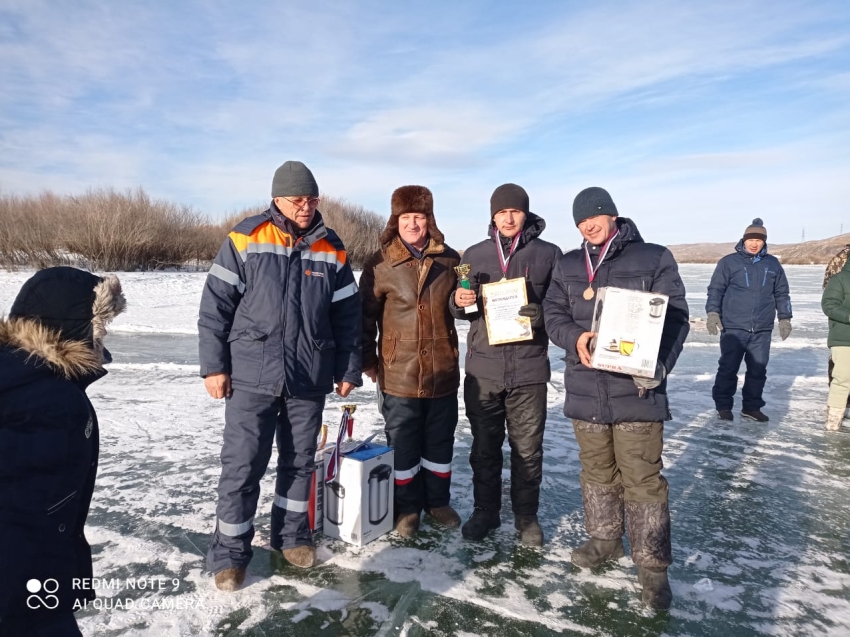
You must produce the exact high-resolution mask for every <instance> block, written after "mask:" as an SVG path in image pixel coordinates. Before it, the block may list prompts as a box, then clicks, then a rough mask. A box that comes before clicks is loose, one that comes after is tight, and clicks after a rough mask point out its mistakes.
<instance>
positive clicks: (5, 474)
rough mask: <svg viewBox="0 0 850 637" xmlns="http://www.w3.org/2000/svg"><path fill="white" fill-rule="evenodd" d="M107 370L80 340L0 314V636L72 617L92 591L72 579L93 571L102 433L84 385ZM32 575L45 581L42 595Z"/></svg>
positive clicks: (33, 323) (86, 385) (30, 322)
mask: <svg viewBox="0 0 850 637" xmlns="http://www.w3.org/2000/svg"><path fill="white" fill-rule="evenodd" d="M63 343H64V344H63ZM74 345H76V346H74ZM105 374H106V371H105V370H104V369H103V368H102V367H101V366H100V364H99V363H98V362H97V359H96V358H95V353H94V352H93V351H92V350H91V349H90V348H88V347H86V346H84V345H82V344H81V343H76V344H73V343H72V344H70V345H69V344H68V343H67V341H65V342H63V341H61V340H60V338H59V337H58V335H57V332H55V331H48V330H46V329H45V328H44V327H43V326H40V325H39V324H38V323H37V322H35V321H31V320H26V319H16V320H9V321H0V546H2V547H3V557H2V560H0V563H2V568H0V573H2V577H0V635H3V634H6V632H4V624H5V625H6V626H7V628H8V627H9V626H10V625H15V623H16V622H18V623H19V622H22V621H23V622H37V621H39V620H46V619H47V617H46V616H47V615H49V614H56V613H63V612H64V613H66V614H67V613H70V612H72V610H73V606H74V603H75V601H80V602H82V600H90V599H93V598H94V593H93V591H92V590H91V587H88V590H73V589H72V579H73V578H91V577H92V558H91V550H90V548H89V545H88V542H87V541H86V537H85V533H84V531H83V526H84V524H85V521H86V516H87V515H88V511H89V505H90V503H91V497H92V492H93V490H94V481H95V474H96V473H97V459H98V447H99V442H98V440H99V433H98V426H97V417H96V416H95V412H94V408H93V407H92V405H91V403H90V402H89V399H88V398H87V396H86V393H85V389H86V387H88V385H89V384H91V383H92V382H94V381H95V380H97V379H99V378H101V377H102V376H104V375H105ZM31 579H37V580H39V581H40V582H41V583H42V584H43V586H44V588H43V590H41V591H39V592H38V594H37V595H31V594H30V591H28V590H27V582H28V581H29V580H31ZM48 580H54V581H55V582H56V585H57V586H58V590H56V591H55V592H51V590H52V589H53V588H54V584H53V583H52V582H48ZM9 632H10V634H11V633H13V632H14V629H12V628H9Z"/></svg>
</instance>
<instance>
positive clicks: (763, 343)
mask: <svg viewBox="0 0 850 637" xmlns="http://www.w3.org/2000/svg"><path fill="white" fill-rule="evenodd" d="M770 335H771V332H770V331H766V332H747V331H745V330H723V332H721V334H720V361H719V362H718V365H717V377H716V378H715V379H714V388H713V389H712V390H711V396H712V398H714V404H715V406H716V407H717V409H732V406H733V405H734V402H735V392H736V391H737V390H738V370H739V369H740V367H741V361H742V360H743V361H744V362H745V363H746V364H747V373H746V375H745V376H744V389H743V391H742V395H743V401H742V408H743V409H744V411H755V410H757V409H761V408H762V407H764V404H765V403H764V400H762V397H761V396H762V392H763V391H764V383H765V381H766V380H767V361H768V359H769V358H770Z"/></svg>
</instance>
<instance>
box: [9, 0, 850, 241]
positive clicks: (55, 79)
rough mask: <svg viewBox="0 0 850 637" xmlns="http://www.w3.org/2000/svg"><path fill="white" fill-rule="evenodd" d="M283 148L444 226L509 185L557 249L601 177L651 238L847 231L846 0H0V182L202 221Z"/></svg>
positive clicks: (454, 235) (251, 193) (336, 187)
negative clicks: (428, 211)
mask: <svg viewBox="0 0 850 637" xmlns="http://www.w3.org/2000/svg"><path fill="white" fill-rule="evenodd" d="M287 159H301V160H302V161H304V162H306V163H307V164H308V165H309V166H310V167H311V168H312V169H313V171H314V173H315V175H316V177H317V179H318V181H319V185H320V188H321V189H322V191H323V192H324V193H328V194H334V195H338V196H343V197H346V198H347V199H349V200H351V201H354V202H356V203H360V204H362V205H364V206H366V207H368V208H370V209H372V210H375V211H376V212H379V213H381V214H384V215H386V214H387V213H388V211H389V199H390V194H391V192H392V190H393V189H394V188H395V187H397V186H400V185H403V184H407V183H417V184H423V185H427V186H428V187H430V188H431V189H432V190H433V192H434V197H435V204H436V211H437V220H438V223H439V225H440V226H441V227H442V228H443V230H444V232H445V233H446V235H447V238H448V240H449V242H450V243H451V244H453V245H454V246H455V247H457V248H465V247H466V246H467V245H469V244H470V243H472V242H473V241H476V240H479V239H480V238H482V237H483V236H484V230H485V227H486V224H487V221H488V219H489V197H490V194H491V193H492V191H493V189H494V188H495V187H496V186H498V185H499V184H501V183H504V182H507V181H512V182H515V183H519V184H521V185H523V186H524V187H525V188H526V189H527V190H528V191H529V193H530V195H531V204H532V210H534V211H535V212H537V213H538V214H540V215H542V216H543V217H544V218H546V219H547V222H548V226H549V227H548V230H547V234H546V235H544V237H547V236H548V238H549V239H550V240H553V241H556V242H557V243H559V244H560V245H561V246H564V247H569V246H573V245H576V244H577V243H578V241H579V235H578V232H577V230H576V229H575V227H574V224H573V223H572V218H571V206H572V200H573V198H574V196H575V195H576V193H577V192H578V191H579V190H581V189H582V188H585V187H587V186H602V187H604V188H607V189H608V190H609V191H610V192H611V194H612V196H613V197H614V201H615V202H616V203H617V205H618V207H619V209H620V212H621V214H622V215H624V216H629V217H632V218H634V219H635V220H636V222H637V224H638V226H639V227H640V229H641V232H642V233H643V234H644V237H645V238H646V239H647V240H650V241H656V242H659V243H684V242H694V241H734V240H735V239H737V238H739V237H740V236H741V233H742V232H743V229H744V227H745V226H746V225H748V223H749V222H750V221H751V220H752V218H753V217H755V216H760V217H762V218H763V219H764V220H765V225H766V226H767V228H768V233H769V241H771V242H774V243H775V242H789V241H797V240H799V239H800V236H801V233H802V231H803V228H804V227H805V230H806V238H822V237H827V236H831V235H835V234H838V232H839V230H840V226H841V223H842V222H843V223H844V230H845V232H850V214H848V212H850V203H848V202H850V2H848V1H847V0H835V1H834V2H823V1H816V0H802V1H786V0H777V1H769V0H761V1H757V2H747V1H746V0H743V1H742V0H735V1H733V2H725V1H717V2H681V1H669V2H663V1H657V0H646V1H639V2H606V1H599V2H592V3H591V2H572V1H571V2H563V1H562V2H532V1H529V2H525V3H522V2H516V1H512V2H493V1H489V0H487V1H479V2H462V1H459V0H458V1H451V2H443V1H439V2H420V3H408V2H396V3H390V2H381V1H375V2H353V1H352V2H323V1H321V0H313V1H301V0H295V1H293V0H287V1H285V2H281V1H277V2H265V1H262V0H258V1H254V2H228V1H224V0H218V1H216V0H211V1H208V2H193V1H185V2H184V1H180V2H173V1H170V0H169V1H158V0H152V1H149V2H115V1H110V2H105V1H104V2H91V1H88V2H87V1H76V2H72V1H67V0H66V1H63V2H58V1H56V2H41V1H39V0H3V2H2V3H0V190H2V191H3V192H6V193H31V192H38V191H41V190H43V189H46V188H49V189H51V190H53V191H55V192H57V193H71V192H80V191H83V190H85V189H86V188H88V187H97V186H111V187H117V188H120V189H124V188H128V187H135V186H144V187H145V188H146V189H147V190H148V191H149V192H150V193H151V194H152V195H154V196H157V197H163V198H168V199H171V200H174V201H176V202H180V203H185V204H189V205H192V206H194V207H195V208H197V209H199V210H203V211H205V212H208V213H209V214H210V215H212V216H214V217H220V216H222V215H224V214H227V213H230V212H233V211H236V210H238V209H241V208H242V207H244V206H249V205H254V204H257V203H262V202H266V201H267V200H268V196H269V190H270V185H271V178H272V174H273V173H274V170H275V168H276V167H277V166H278V165H279V164H280V163H282V162H283V161H285V160H287Z"/></svg>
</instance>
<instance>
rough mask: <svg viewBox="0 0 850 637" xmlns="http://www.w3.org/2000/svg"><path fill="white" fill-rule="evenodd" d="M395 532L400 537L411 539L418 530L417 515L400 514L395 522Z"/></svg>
mask: <svg viewBox="0 0 850 637" xmlns="http://www.w3.org/2000/svg"><path fill="white" fill-rule="evenodd" d="M395 530H396V531H398V534H399V535H400V536H401V537H413V536H414V535H416V532H417V531H418V530H419V514H418V513H402V514H400V515H399V516H398V517H397V518H396V521H395Z"/></svg>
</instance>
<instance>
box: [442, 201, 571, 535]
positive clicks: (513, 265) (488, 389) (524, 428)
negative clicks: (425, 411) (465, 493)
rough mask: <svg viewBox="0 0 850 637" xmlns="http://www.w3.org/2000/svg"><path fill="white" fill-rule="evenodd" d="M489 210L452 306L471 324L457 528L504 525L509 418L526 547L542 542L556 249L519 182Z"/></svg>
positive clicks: (514, 494) (516, 506)
mask: <svg viewBox="0 0 850 637" xmlns="http://www.w3.org/2000/svg"><path fill="white" fill-rule="evenodd" d="M490 217H491V222H490V227H489V237H488V238H487V239H486V240H484V241H482V242H481V243H477V244H475V245H474V246H472V247H470V248H469V249H468V250H467V251H466V252H465V253H464V255H463V259H462V261H461V265H460V266H458V269H457V270H458V275H459V287H458V288H457V290H455V293H454V295H453V296H452V297H451V300H450V303H449V306H450V308H451V311H452V314H453V315H454V317H455V318H456V319H459V320H468V321H469V322H470V327H469V336H468V338H467V352H466V378H465V380H464V386H463V392H464V402H465V404H466V415H467V417H468V418H469V423H470V426H471V428H472V451H471V452H470V455H469V463H470V465H471V466H472V474H473V477H472V484H473V496H474V499H475V510H474V511H473V513H472V516H471V517H470V518H469V520H467V522H466V524H464V525H463V528H462V532H463V536H464V537H465V538H467V539H470V540H481V539H483V538H484V537H485V536H486V535H487V533H489V532H490V531H491V530H493V529H496V528H498V527H499V526H500V525H501V518H500V510H501V508H502V444H503V443H504V441H505V428H506V425H507V434H508V440H509V442H510V447H511V504H512V508H513V513H514V516H515V527H516V529H517V530H518V531H519V532H520V539H521V542H522V543H523V544H524V545H527V546H542V545H543V532H542V530H541V528H540V523H539V521H538V519H537V511H538V505H539V500H540V482H541V477H542V474H543V429H544V425H545V422H546V383H547V382H548V381H549V378H550V370H549V356H548V353H547V352H548V347H549V337H548V336H547V335H546V329H545V327H544V325H543V312H542V308H541V303H542V302H543V297H544V296H545V295H546V289H547V288H548V287H549V281H550V279H551V277H552V269H553V268H554V266H555V262H556V261H557V260H558V258H560V256H561V250H560V248H558V246H556V245H554V244H552V243H548V242H546V241H543V240H542V239H540V238H539V237H540V234H541V233H542V232H543V230H544V229H545V228H546V222H545V221H543V219H541V218H540V217H538V216H537V215H535V214H534V213H532V212H531V211H530V210H529V200H528V194H527V193H526V192H525V190H524V189H523V188H521V187H520V186H517V185H516V184H504V185H502V186H499V187H498V188H496V190H495V192H493V196H492V197H491V198H490Z"/></svg>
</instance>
